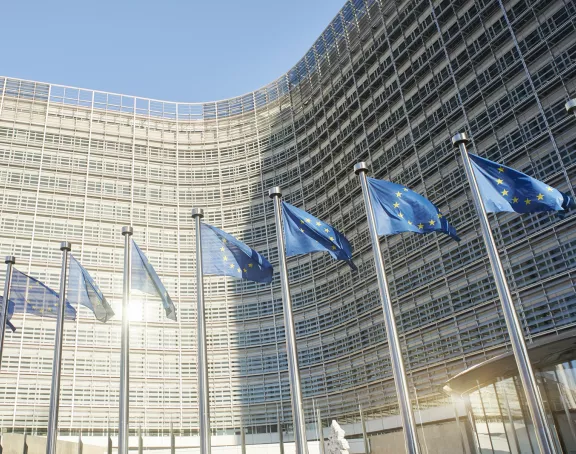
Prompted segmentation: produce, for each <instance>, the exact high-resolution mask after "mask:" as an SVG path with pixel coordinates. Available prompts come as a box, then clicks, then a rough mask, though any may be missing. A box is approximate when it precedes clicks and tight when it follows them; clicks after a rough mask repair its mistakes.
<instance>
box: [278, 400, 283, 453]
mask: <svg viewBox="0 0 576 454" xmlns="http://www.w3.org/2000/svg"><path fill="white" fill-rule="evenodd" d="M276 420H277V421H278V445H279V446H280V454H284V429H283V427H282V416H280V409H279V408H278V406H277V407H276Z"/></svg>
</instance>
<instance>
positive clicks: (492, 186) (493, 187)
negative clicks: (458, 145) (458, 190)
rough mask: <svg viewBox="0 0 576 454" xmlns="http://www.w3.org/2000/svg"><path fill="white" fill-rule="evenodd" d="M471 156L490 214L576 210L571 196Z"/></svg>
mask: <svg viewBox="0 0 576 454" xmlns="http://www.w3.org/2000/svg"><path fill="white" fill-rule="evenodd" d="M468 156H470V163H471V164H472V169H473V171H474V177H475V178H476V183H478V189H479V190H480V195H481V196H482V200H483V201H484V207H485V208H486V211H487V212H488V213H500V212H501V211H515V212H517V213H534V212H536V211H559V212H564V211H568V210H570V209H573V208H576V203H575V202H574V199H573V198H572V196H570V195H568V194H564V193H563V192H560V191H559V190H558V189H555V188H553V187H551V186H548V185H547V184H546V183H543V182H542V181H539V180H537V179H535V178H532V177H529V176H528V175H526V174H524V173H522V172H519V171H518V170H514V169H512V168H510V167H506V166H504V165H502V164H498V163H496V162H492V161H489V160H488V159H484V158H481V157H480V156H476V155H474V154H472V153H468Z"/></svg>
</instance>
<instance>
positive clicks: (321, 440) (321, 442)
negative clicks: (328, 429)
mask: <svg viewBox="0 0 576 454" xmlns="http://www.w3.org/2000/svg"><path fill="white" fill-rule="evenodd" d="M316 425H317V427H318V447H319V448H320V449H319V453H320V454H325V452H326V450H325V449H324V431H323V430H322V415H321V414H320V409H319V408H316Z"/></svg>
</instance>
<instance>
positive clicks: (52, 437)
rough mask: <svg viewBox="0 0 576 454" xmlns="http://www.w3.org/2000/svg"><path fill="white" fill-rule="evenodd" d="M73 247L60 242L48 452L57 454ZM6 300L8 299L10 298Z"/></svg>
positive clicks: (67, 243)
mask: <svg viewBox="0 0 576 454" xmlns="http://www.w3.org/2000/svg"><path fill="white" fill-rule="evenodd" d="M71 249H72V245H71V244H70V243H69V242H68V241H63V242H62V243H60V250H61V251H62V269H61V271H60V293H59V300H58V316H57V319H56V337H55V339H54V362H53V363H52V387H51V389H50V410H49V411H50V413H49V414H48V434H47V435H48V439H47V440H46V454H56V439H57V435H58V408H59V406H60V374H61V371H62V340H63V337H64V317H65V316H66V314H65V310H66V279H67V277H68V254H69V252H70V250H71ZM5 301H8V299H6V300H5Z"/></svg>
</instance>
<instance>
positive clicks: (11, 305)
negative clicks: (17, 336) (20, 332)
mask: <svg viewBox="0 0 576 454" xmlns="http://www.w3.org/2000/svg"><path fill="white" fill-rule="evenodd" d="M1 306H4V297H2V296H0V307H1ZM12 315H14V303H13V302H12V301H10V302H9V303H8V314H7V316H6V326H7V327H8V328H10V329H11V330H12V332H13V333H15V332H16V327H15V326H14V325H13V324H12V323H11V322H10V319H11V318H12Z"/></svg>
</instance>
